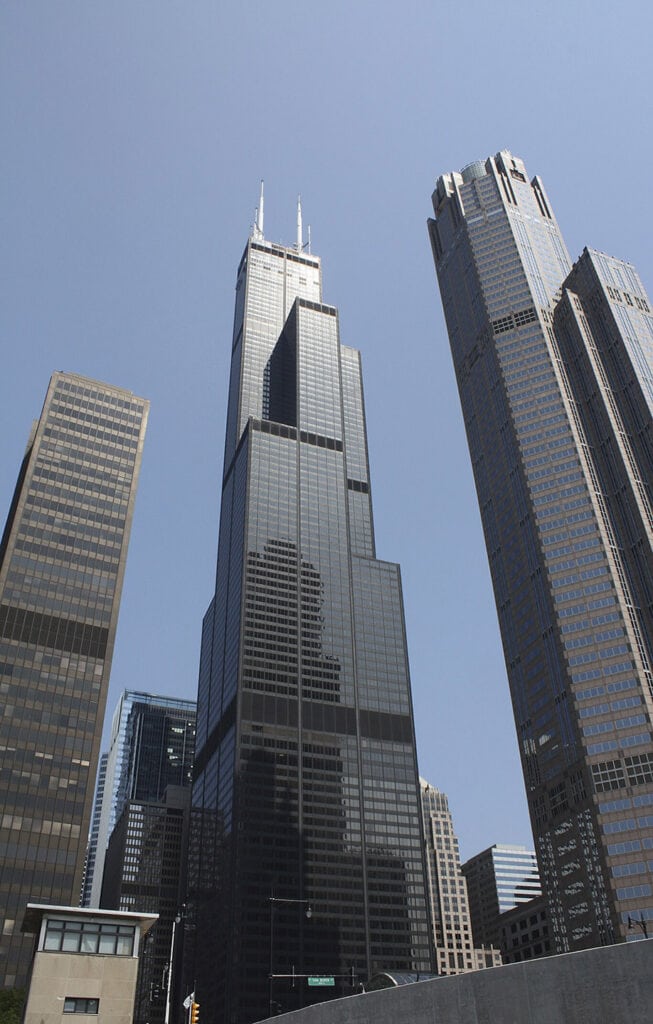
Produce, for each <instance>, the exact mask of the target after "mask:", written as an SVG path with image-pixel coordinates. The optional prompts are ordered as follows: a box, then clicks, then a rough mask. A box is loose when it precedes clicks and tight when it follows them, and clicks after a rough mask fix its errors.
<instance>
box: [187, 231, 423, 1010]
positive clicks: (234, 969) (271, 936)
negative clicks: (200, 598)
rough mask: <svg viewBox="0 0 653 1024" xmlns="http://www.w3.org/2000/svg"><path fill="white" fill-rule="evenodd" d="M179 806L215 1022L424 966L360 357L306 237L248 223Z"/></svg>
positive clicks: (391, 596) (388, 566) (416, 844)
mask: <svg viewBox="0 0 653 1024" xmlns="http://www.w3.org/2000/svg"><path fill="white" fill-rule="evenodd" d="M193 806H194V814H195V815H196V816H197V819H198V824H197V826H194V827H193V832H194V838H193V839H192V841H191V842H192V847H191V854H190V865H189V866H190V873H191V892H190V899H189V902H190V903H191V910H193V913H194V914H195V917H194V919H193V920H194V927H196V929H197V935H198V942H197V951H196V957H195V962H194V967H193V968H192V974H191V977H195V978H196V979H197V984H196V994H197V997H198V999H199V1001H200V1003H201V1005H202V1013H205V1012H206V1013H207V1014H208V1017H209V1018H210V1019H211V1020H214V1021H216V1024H218V1022H220V1024H222V1022H235V1021H238V1022H240V1024H246V1022H248V1021H253V1020H258V1019H261V1018H263V1017H267V1016H268V1015H269V1013H270V1010H272V1011H273V1012H278V1010H279V1008H282V1009H284V1010H288V1009H291V1008H293V1007H295V1006H298V1005H302V1003H307V1002H311V1001H316V1000H318V999H324V998H330V997H333V996H339V995H342V994H347V993H350V992H352V991H355V990H356V988H357V986H358V984H359V983H360V982H361V981H363V980H364V979H366V978H367V977H368V976H369V975H370V974H372V973H374V972H376V971H377V970H380V969H383V968H385V969H391V968H395V969H398V970H404V971H416V970H420V971H422V970H424V971H428V970H429V969H430V949H429V945H430V944H429V931H428V920H427V911H426V900H425V885H424V865H423V850H422V840H421V829H420V819H419V788H418V777H417V769H416V760H415V743H414V730H413V719H412V709H411V695H410V686H409V677H408V662H407V655H406V641H405V635H404V620H403V606H402V595H401V583H400V575H399V567H398V566H397V565H395V564H392V563H389V562H382V561H379V560H378V559H377V558H376V552H375V545H374V533H373V526H372V507H371V498H370V478H369V471H368V457H367V441H366V430H365V413H364V406H363V392H362V384H361V369H360V356H359V353H358V352H357V351H355V350H354V349H351V348H346V347H345V346H343V345H341V343H340V337H339V330H338V315H337V311H336V309H335V308H334V307H333V306H329V305H326V304H325V303H324V302H323V300H322V284H321V268H320V260H319V258H318V257H316V256H313V255H311V254H309V253H307V252H306V251H305V250H304V246H303V244H302V241H301V228H299V229H298V241H297V244H296V246H295V247H287V246H282V245H276V244H274V243H272V242H269V241H267V240H266V239H265V238H264V236H263V231H262V223H261V218H260V211H259V220H258V222H257V226H256V228H255V229H254V232H253V234H252V237H251V238H250V239H249V241H248V243H247V246H246V248H245V252H244V254H243V257H242V260H241V262H240V266H239V268H238V275H237V282H236V311H235V323H234V331H233V342H232V363H231V384H230V392H229V408H228V414H227V437H226V449H225V465H224V476H223V490H222V512H221V521H220V536H219V551H218V566H217V577H216V591H215V597H214V599H213V600H212V602H211V604H210V606H209V609H208V611H207V614H206V616H205V619H204V626H203V635H202V651H201V663H200V677H199V691H198V727H197V760H196V775H195V783H194V788H193ZM271 897H273V899H271ZM309 911H310V914H311V916H310V918H309V917H308V916H307V915H308V912H309ZM293 975H294V976H295V978H294V979H293V977H292V976H293ZM318 978H323V979H326V980H325V981H319V980H318V981H316V980H315V979H318Z"/></svg>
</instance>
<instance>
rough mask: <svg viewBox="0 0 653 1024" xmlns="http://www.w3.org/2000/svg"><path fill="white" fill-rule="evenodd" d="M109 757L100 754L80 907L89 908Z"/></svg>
mask: <svg viewBox="0 0 653 1024" xmlns="http://www.w3.org/2000/svg"><path fill="white" fill-rule="evenodd" d="M108 757H109V755H108V754H102V756H101V757H100V766H99V768H98V772H97V782H96V783H95V799H94V801H93V814H92V817H91V830H90V832H89V834H88V846H87V848H86V862H85V864H84V878H83V880H82V895H81V899H80V901H79V905H80V907H90V905H91V887H92V885H93V875H94V874H95V858H96V856H97V843H98V836H99V834H100V817H101V814H102V801H103V799H104V785H105V782H106V780H107V760H108Z"/></svg>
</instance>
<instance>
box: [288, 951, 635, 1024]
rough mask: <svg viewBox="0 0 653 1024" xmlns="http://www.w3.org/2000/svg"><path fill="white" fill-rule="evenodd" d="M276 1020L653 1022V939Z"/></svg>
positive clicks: (299, 1023) (356, 1023) (357, 1023)
mask: <svg viewBox="0 0 653 1024" xmlns="http://www.w3.org/2000/svg"><path fill="white" fill-rule="evenodd" d="M270 1020H271V1021H274V1022H275V1024H651V1022H653V939H649V940H642V941H639V942H629V943H620V944H619V945H616V946H604V947H601V948H600V949H588V950H583V951H581V952H579V953H567V954H565V955H563V956H552V957H546V958H543V959H540V960H531V961H528V962H526V963H519V964H508V965H507V966H505V967H494V968H492V969H490V970H484V971H475V972H473V973H471V974H460V975H457V976H455V977H447V978H437V979H436V980H435V981H422V982H418V983H417V984H414V985H404V986H402V987H401V988H393V989H385V990H383V991H381V992H369V993H367V994H364V995H355V996H349V997H348V998H347V999H335V1000H333V1001H331V1002H328V1003H320V1004H319V1005H317V1006H310V1007H307V1008H306V1009H305V1010H295V1012H294V1013H286V1014H282V1015H281V1016H277V1017H272V1018H270Z"/></svg>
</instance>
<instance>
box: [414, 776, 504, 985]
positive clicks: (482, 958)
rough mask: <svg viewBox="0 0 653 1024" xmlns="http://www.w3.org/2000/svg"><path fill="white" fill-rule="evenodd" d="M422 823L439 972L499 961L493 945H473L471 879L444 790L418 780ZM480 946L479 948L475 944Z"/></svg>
mask: <svg viewBox="0 0 653 1024" xmlns="http://www.w3.org/2000/svg"><path fill="white" fill-rule="evenodd" d="M420 789H421V796H422V822H423V826H424V840H425V843H426V870H427V880H428V896H429V906H430V910H431V926H432V929H433V946H434V951H435V966H436V969H437V972H438V974H464V973H466V972H467V971H478V970H481V969H482V968H484V967H498V966H500V965H501V954H500V952H499V950H498V948H497V949H493V948H492V947H491V944H487V947H486V948H482V946H481V944H480V943H477V946H476V947H475V945H474V938H473V935H472V925H471V919H470V914H469V899H468V896H467V880H466V878H465V876H464V875H463V872H462V869H461V866H460V852H459V849H458V837H457V836H456V833H455V832H454V827H453V818H452V817H451V811H450V810H449V801H448V800H447V797H446V794H445V793H442V792H441V791H440V790H439V789H436V788H435V786H431V784H430V783H428V782H427V781H426V780H425V779H420ZM477 947H478V948H477Z"/></svg>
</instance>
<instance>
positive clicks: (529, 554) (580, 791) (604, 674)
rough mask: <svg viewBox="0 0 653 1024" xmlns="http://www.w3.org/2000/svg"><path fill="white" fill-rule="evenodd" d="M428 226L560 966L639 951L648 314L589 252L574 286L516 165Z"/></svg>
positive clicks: (649, 595) (651, 870) (649, 751)
mask: <svg viewBox="0 0 653 1024" xmlns="http://www.w3.org/2000/svg"><path fill="white" fill-rule="evenodd" d="M573 171H574V174H575V175H576V177H575V179H574V180H575V182H576V183H577V187H582V179H581V178H580V173H581V168H578V167H575V168H574V169H573ZM594 173H598V171H597V170H596V169H594ZM606 185H607V182H606ZM433 208H434V213H435V217H434V219H433V220H431V221H429V231H430V236H431V242H432V246H433V255H434V259H435V265H436V269H437V274H438V281H439V285H440V292H441V295H442V302H443V306H444V311H445V315H446V320H447V329H448V332H449V340H450V344H451V351H452V355H453V361H454V366H455V370H456V376H457V381H458V387H459V391H460V399H461V403H462V408H463V415H464V419H465V426H466V430H467V438H468V442H469V449H470V455H471V459H472V465H473V469H474V476H475V481H476V489H477V494H478V501H479V506H480V511H481V518H482V521H483V529H484V532H485V540H486V545H487V551H488V557H489V562H490V570H491V573H492V581H493V585H494V593H495V600H496V606H497V612H498V617H499V624H500V627H501V636H502V640H503V648H504V655H505V660H506V667H507V671H508V677H509V681H510V689H511V695H512V704H513V711H514V716H515V724H516V727H517V734H518V739H519V746H520V752H521V759H522V767H523V771H524V778H525V783H526V792H527V796H528V802H529V808H530V814H531V822H532V826H533V833H534V836H535V843H536V853H537V857H538V862H539V866H540V876H541V880H542V887H543V890H544V892H545V894H546V897H547V900H548V907H549V912H550V918H551V925H552V929H553V936H554V940H555V943H556V948H557V950H558V951H565V950H574V949H581V948H583V947H588V946H595V945H599V944H602V943H610V942H616V941H620V940H624V939H627V938H633V937H634V938H641V937H643V935H644V934H645V932H646V931H647V930H648V927H650V922H651V921H653V733H652V725H651V718H652V715H653V496H652V493H651V481H652V480H653V317H652V316H651V309H650V304H649V301H648V298H647V296H646V293H645V291H644V288H643V286H642V283H641V281H640V279H639V277H638V275H637V273H636V272H635V270H634V268H633V267H632V266H630V265H629V264H627V263H624V262H623V261H622V260H617V259H613V258H611V257H609V256H606V255H604V254H603V253H600V252H596V251H593V250H589V249H585V250H584V251H583V253H582V255H581V257H580V258H579V259H578V260H577V261H576V263H575V264H574V265H573V267H572V264H571V261H570V259H569V256H568V254H567V250H566V248H565V244H564V241H563V239H562V235H561V233H560V229H559V228H558V225H557V223H556V221H555V218H554V216H553V212H552V208H551V204H550V202H549V200H548V197H547V195H546V193H545V191H544V187H543V185H542V182H541V181H540V179H539V178H537V177H535V178H533V179H532V180H529V178H528V175H527V172H526V168H525V166H524V163H523V161H522V160H520V159H519V158H518V157H515V156H513V154H512V153H509V152H508V151H507V150H506V151H502V152H500V153H498V154H497V155H496V156H495V157H490V158H489V159H488V160H486V161H485V162H481V161H478V162H476V163H474V164H470V165H469V166H468V167H466V168H465V169H464V170H463V171H462V172H460V173H453V174H445V175H443V176H442V177H440V178H439V179H438V181H437V185H436V189H435V191H434V193H433ZM633 922H635V926H634V928H633V927H632V925H633ZM647 922H649V925H647ZM629 925H630V926H631V927H629Z"/></svg>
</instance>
